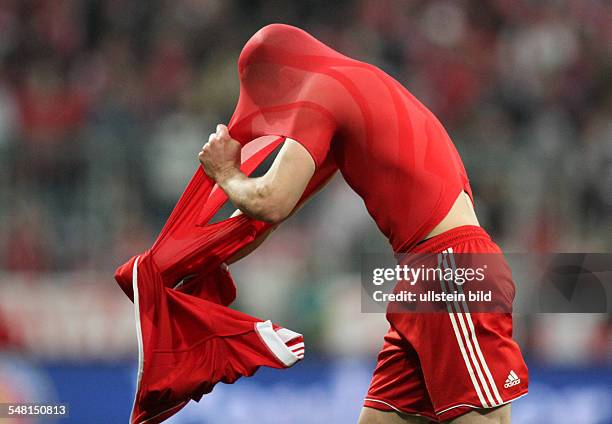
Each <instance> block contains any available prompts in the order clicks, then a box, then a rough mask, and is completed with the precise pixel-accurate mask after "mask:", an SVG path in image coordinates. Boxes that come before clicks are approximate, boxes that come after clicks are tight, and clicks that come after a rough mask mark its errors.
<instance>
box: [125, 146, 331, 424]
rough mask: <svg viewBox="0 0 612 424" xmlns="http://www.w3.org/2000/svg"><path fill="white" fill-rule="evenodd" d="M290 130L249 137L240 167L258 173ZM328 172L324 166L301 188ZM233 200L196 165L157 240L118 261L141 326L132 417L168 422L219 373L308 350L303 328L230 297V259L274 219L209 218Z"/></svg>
mask: <svg viewBox="0 0 612 424" xmlns="http://www.w3.org/2000/svg"><path fill="white" fill-rule="evenodd" d="M283 140H284V139H282V138H279V137H263V138H260V139H258V140H255V141H253V142H252V143H249V144H248V145H247V146H245V147H244V148H243V149H242V165H241V169H242V171H243V172H244V173H245V174H247V175H248V174H249V173H251V172H252V171H253V170H254V169H255V168H256V167H257V166H258V165H259V164H261V162H262V161H263V160H264V159H265V158H266V157H267V156H268V155H269V154H270V153H272V152H273V151H274V149H275V148H276V147H277V146H279V145H280V143H282V142H283ZM328 177H329V175H328V174H324V173H321V172H319V173H318V174H317V176H316V177H315V178H313V179H312V181H311V182H310V184H309V186H308V187H307V188H306V190H305V192H304V195H303V196H304V198H307V197H308V196H309V195H310V194H312V193H313V192H314V191H316V189H317V188H318V187H319V186H320V185H321V184H323V182H324V180H325V179H327V178H328ZM226 201H227V196H226V195H225V193H224V192H223V191H222V190H221V189H219V187H218V186H217V185H215V184H214V181H212V180H211V179H210V178H208V177H207V176H206V174H205V173H204V171H203V169H202V167H198V170H197V171H196V173H195V174H194V176H193V178H192V179H191V181H190V182H189V185H188V186H187V188H186V189H185V192H184V193H183V195H182V196H181V198H180V199H179V201H178V203H177V205H176V207H175V208H174V210H173V212H172V214H171V215H170V217H169V218H168V221H167V222H166V225H164V228H163V229H162V231H161V233H160V234H159V236H158V237H157V240H156V241H155V244H154V245H153V246H152V247H151V248H150V249H148V250H147V251H146V252H143V253H142V254H140V255H138V256H135V257H133V258H132V259H131V260H129V261H128V262H127V263H125V264H124V265H122V266H121V267H119V268H118V269H117V272H116V274H115V279H116V280H117V282H118V283H119V285H120V287H121V288H122V289H123V291H124V292H125V294H126V295H127V296H128V297H129V298H130V299H132V300H133V301H134V312H135V318H136V329H137V335H138V350H139V361H138V365H139V367H138V380H137V381H138V383H137V391H136V396H135V399H134V406H133V409H132V415H131V419H130V422H131V423H133V424H136V423H145V422H146V423H158V422H161V421H163V420H165V419H166V418H168V417H170V416H171V415H173V414H175V413H176V412H177V411H179V410H180V409H181V408H183V407H184V406H185V405H186V404H187V403H188V402H189V400H196V401H198V400H199V399H200V398H201V397H202V396H203V395H205V394H206V393H209V392H210V391H211V390H212V389H213V387H214V386H215V385H216V384H217V383H219V382H224V383H233V382H234V381H236V380H237V379H238V378H240V377H242V376H250V375H252V374H253V373H255V372H256V371H257V369H258V368H259V367H261V366H268V367H274V368H286V367H290V366H292V365H293V364H294V363H296V362H297V361H298V360H300V359H302V358H303V357H304V340H303V337H302V335H301V334H298V333H296V332H293V331H291V330H288V329H286V328H283V327H280V326H278V325H275V324H272V323H271V322H270V321H264V320H261V319H259V318H255V317H251V316H249V315H247V314H244V313H242V312H239V311H236V310H233V309H230V308H229V307H228V306H229V305H230V304H231V303H232V302H233V301H234V299H235V298H236V286H235V285H234V281H233V279H232V277H231V275H230V273H229V271H228V269H227V267H225V266H224V265H223V263H224V262H225V261H227V260H228V258H231V257H232V256H233V255H234V254H235V253H236V252H237V251H239V250H240V249H242V248H243V247H245V246H246V245H248V244H249V243H251V242H252V241H253V240H255V239H256V238H257V237H258V236H259V235H260V234H262V233H263V232H265V231H266V230H268V229H269V228H270V225H269V224H266V223H264V222H261V221H256V220H253V219H251V218H249V217H248V216H246V215H239V216H236V217H233V218H229V219H226V220H224V221H220V222H217V223H213V224H210V223H209V221H210V219H211V217H212V216H213V215H214V214H215V213H216V212H217V211H218V210H219V209H220V208H221V206H222V205H223V204H224V203H225V202H226Z"/></svg>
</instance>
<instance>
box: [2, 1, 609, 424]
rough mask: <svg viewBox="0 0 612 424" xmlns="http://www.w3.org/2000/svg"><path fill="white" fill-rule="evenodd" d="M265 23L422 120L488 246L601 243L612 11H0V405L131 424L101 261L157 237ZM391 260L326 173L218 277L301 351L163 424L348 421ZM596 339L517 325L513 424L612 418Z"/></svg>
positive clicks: (117, 316)
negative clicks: (332, 53) (449, 157)
mask: <svg viewBox="0 0 612 424" xmlns="http://www.w3.org/2000/svg"><path fill="white" fill-rule="evenodd" d="M272 22H285V23H291V24H295V25H298V26H300V27H302V28H304V29H306V30H309V31H311V32H312V33H313V34H314V35H315V36H317V37H319V38H320V39H322V40H323V41H325V42H327V43H328V44H330V45H332V46H334V47H335V48H336V49H338V50H340V51H341V52H344V53H346V54H348V55H351V56H354V57H356V58H359V59H363V60H366V61H369V62H372V63H374V64H376V65H379V66H380V67H382V68H383V69H385V70H386V71H388V72H389V73H390V74H392V75H393V76H395V77H396V78H397V79H399V80H400V81H401V82H402V83H404V84H405V85H406V86H407V87H408V88H409V89H410V90H411V91H412V92H413V93H414V94H415V95H416V96H417V97H419V98H420V99H421V100H422V101H423V102H424V103H425V104H426V105H427V106H428V107H430V108H431V109H432V110H433V111H434V112H435V113H436V114H437V115H438V116H439V117H440V119H441V120H442V122H443V123H444V124H445V126H446V127H447V128H448V130H449V132H450V133H451V135H452V136H453V138H454V140H455V142H456V144H457V147H458V149H459V151H460V152H461V154H462V156H463V158H464V161H465V164H466V167H467V169H468V172H469V173H470V176H471V180H472V185H473V188H474V190H475V193H476V205H477V209H478V214H479V218H480V220H481V223H482V224H483V226H484V227H485V228H486V229H487V230H488V231H490V232H491V233H492V234H493V235H494V237H495V238H496V239H497V240H498V241H499V243H500V244H501V246H502V247H503V248H504V249H505V250H507V251H513V252H572V251H576V252H606V251H607V252H610V251H611V249H612V214H611V212H612V79H611V78H610V75H611V71H612V3H610V2H606V1H604V0H601V1H596V0H583V1H581V0H571V1H570V0H565V1H563V0H557V1H552V0H546V1H535V0H533V1H527V0H512V1H510V0H491V1H476V0H472V1H468V0H457V1H450V0H431V1H414V0H413V1H396V0H378V1H365V0H364V1H357V0H356V1H346V0H345V1H335V2H327V1H323V0H306V1H266V0H258V1H246V0H245V1H227V0H224V1H222V0H130V1H121V0H80V1H79V0H57V1H51V0H0V402H9V401H10V402H14V401H57V402H67V403H69V404H70V407H71V418H70V421H71V422H77V423H85V422H87V423H110V422H125V420H127V417H128V414H129V410H130V407H131V402H132V394H133V390H134V375H135V368H134V367H135V362H134V361H135V358H136V342H135V333H134V324H133V315H132V309H131V303H130V302H129V301H128V299H127V298H125V296H124V295H123V294H122V292H121V291H120V290H119V289H118V287H117V286H116V285H115V283H114V282H113V279H112V275H113V271H114V269H115V267H116V266H117V265H118V264H120V263H122V262H123V261H125V260H126V259H127V258H128V257H129V256H131V255H132V254H134V253H136V252H139V251H142V250H143V249H145V248H147V247H148V246H150V244H151V243H152V241H153V240H154V238H155V236H156V234H157V232H158V231H159V229H160V228H161V226H162V225H163V222H164V220H165V217H167V215H168V214H169V212H170V210H171V208H172V206H173V204H174V202H175V201H176V200H177V198H178V196H179V194H180V193H181V191H182V189H183V187H184V186H185V184H186V182H187V180H188V177H189V176H190V175H191V174H192V173H193V171H194V169H195V167H196V166H197V165H198V164H197V157H196V154H197V152H198V150H199V148H200V146H201V145H202V143H203V142H204V141H205V140H206V137H207V135H208V133H209V132H211V131H212V130H213V129H214V125H215V124H216V123H218V122H227V120H228V119H229V117H230V116H231V113H232V110H233V106H234V104H235V101H236V99H237V93H238V82H237V75H236V59H237V56H238V53H239V51H240V48H241V46H242V44H243V43H244V42H245V41H246V40H247V39H248V38H249V37H250V35H251V34H252V33H254V32H255V31H256V30H257V29H258V28H259V27H261V26H263V25H265V24H266V23H272ZM387 249H388V248H387V247H386V245H385V242H384V240H382V238H381V236H380V235H379V234H378V233H377V230H376V228H375V226H374V224H373V222H372V221H371V219H370V218H369V217H368V216H367V215H366V211H365V208H364V207H363V205H362V202H361V201H360V200H359V199H358V198H357V197H356V196H355V195H354V194H353V193H352V192H350V191H349V190H348V189H347V188H346V186H345V185H344V184H343V182H342V178H341V177H336V178H335V180H334V181H333V182H332V183H331V184H330V186H328V187H327V189H326V190H325V191H324V192H322V193H320V194H319V195H317V197H316V198H315V199H314V200H313V201H312V202H311V203H310V204H309V205H308V206H307V207H305V208H304V209H303V210H302V211H301V212H300V213H299V214H297V215H296V216H294V217H292V218H291V219H290V220H289V222H287V223H286V224H285V225H283V226H282V227H281V228H280V229H279V230H277V231H276V232H275V233H274V234H273V236H272V237H271V239H270V240H269V241H267V242H266V243H265V244H264V245H263V247H262V248H261V249H260V251H258V252H256V253H255V254H254V255H253V256H252V257H251V258H248V259H246V260H244V261H243V262H242V263H240V264H236V265H235V266H234V267H233V272H234V276H235V279H236V280H237V282H238V285H239V296H238V302H237V304H236V306H237V307H238V308H239V309H241V310H244V311H246V312H249V313H251V314H253V315H256V316H262V317H265V318H271V319H273V320H274V321H276V322H279V323H283V324H284V325H287V326H288V327H289V328H292V329H295V330H298V331H301V332H303V333H304V334H305V336H306V340H307V347H308V349H307V356H306V358H307V359H306V361H304V362H303V363H301V364H299V365H298V366H296V367H295V368H293V369H291V370H289V371H283V372H280V371H271V370H262V371H261V372H260V373H259V374H258V375H257V376H256V377H255V378H253V379H245V380H242V381H239V382H238V383H237V384H236V385H234V386H222V385H221V386H219V387H217V388H216V389H215V391H214V392H213V394H212V395H210V396H208V397H207V398H205V399H204V400H203V401H202V402H201V403H200V404H192V405H190V406H189V407H188V408H187V409H186V410H185V411H184V412H182V413H181V414H179V415H178V416H177V417H176V418H175V419H174V420H173V422H175V423H202V422H205V423H222V422H232V423H286V422H292V423H293V424H298V423H309V424H310V423H323V422H335V423H350V422H355V418H356V416H357V415H358V413H359V409H360V402H361V399H362V397H363V395H364V393H365V391H366V389H367V385H368V383H369V378H370V375H371V371H372V369H373V365H374V357H375V356H374V355H375V353H376V351H377V350H378V349H379V347H380V345H381V342H382V335H383V334H384V331H385V329H386V325H385V321H384V316H383V315H381V314H361V313H360V286H359V282H360V276H359V270H360V265H359V261H360V255H361V253H362V252H375V251H385V250H387ZM611 335H612V320H611V319H610V318H609V316H604V315H579V314H573V315H521V316H517V321H516V337H517V339H518V340H519V342H520V344H521V345H522V347H523V348H524V352H525V354H526V357H527V359H528V363H529V366H530V370H531V380H532V383H531V394H530V396H528V397H526V398H524V399H522V400H520V401H518V402H517V403H516V406H515V408H514V410H513V415H514V418H515V422H518V423H553V422H554V423H587V424H591V423H612V337H611ZM23 422H26V421H23ZM28 422H30V421H28Z"/></svg>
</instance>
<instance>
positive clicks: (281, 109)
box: [229, 65, 337, 168]
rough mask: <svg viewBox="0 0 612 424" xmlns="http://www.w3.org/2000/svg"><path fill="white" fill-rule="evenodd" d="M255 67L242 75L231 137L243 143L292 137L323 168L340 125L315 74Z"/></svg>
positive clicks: (230, 128)
mask: <svg viewBox="0 0 612 424" xmlns="http://www.w3.org/2000/svg"><path fill="white" fill-rule="evenodd" d="M262 67H264V65H261V66H259V68H262ZM253 68H257V66H252V67H251V69H248V70H247V71H244V72H242V75H241V79H240V98H239V100H238V104H237V106H236V109H235V111H234V114H233V116H232V119H231V121H230V124H229V131H230V134H231V136H232V137H233V138H235V139H236V140H238V141H240V142H241V143H243V144H245V143H248V142H249V141H251V140H253V139H255V138H257V137H261V136H264V135H275V136H282V137H286V138H291V139H293V140H295V141H297V142H298V143H300V144H301V145H302V146H304V148H306V150H307V151H308V152H309V153H310V155H311V156H312V158H313V160H314V162H315V165H316V166H317V168H318V167H320V166H321V164H322V163H323V162H324V160H325V158H326V157H327V155H328V153H329V150H330V146H331V143H332V140H333V137H334V134H335V132H336V127H337V125H336V121H335V119H334V116H333V114H332V112H331V111H330V107H329V105H327V104H326V102H325V97H322V96H321V90H319V92H317V88H318V87H317V85H318V84H317V83H316V81H317V78H316V76H314V78H313V76H311V75H307V74H305V73H304V72H300V71H296V70H292V69H291V70H290V69H285V70H284V72H283V71H281V72H279V71H278V70H277V69H253Z"/></svg>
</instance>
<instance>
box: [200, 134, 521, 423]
mask: <svg viewBox="0 0 612 424" xmlns="http://www.w3.org/2000/svg"><path fill="white" fill-rule="evenodd" d="M241 147H242V146H241V144H240V143H239V142H238V141H236V140H234V139H232V138H231V136H230V135H229V131H228V129H227V127H226V126H225V125H222V124H220V125H217V130H216V132H215V133H213V134H211V135H210V137H209V138H208V143H206V144H205V145H204V146H203V147H202V150H201V151H200V153H199V155H198V157H199V160H200V163H201V164H202V166H203V167H204V171H205V172H206V174H207V175H208V176H209V177H211V178H212V179H214V180H215V182H216V183H217V184H218V185H219V186H220V187H221V189H222V190H223V191H224V192H225V193H226V194H227V196H228V198H229V199H230V201H231V202H232V203H233V204H234V205H235V206H236V207H237V208H238V210H239V211H237V212H236V213H240V212H242V213H245V214H247V215H248V216H250V217H252V218H255V219H259V220H261V221H265V222H269V223H272V224H275V226H276V225H278V224H280V223H281V222H282V221H283V220H285V219H286V218H287V217H288V216H290V215H291V213H292V212H293V211H294V209H295V207H296V205H297V203H298V201H299V200H300V198H301V196H302V193H303V192H304V189H305V188H306V186H307V185H308V182H309V181H310V179H311V178H312V176H313V174H314V172H315V162H314V160H313V159H312V156H310V154H309V153H308V151H307V150H306V149H305V148H304V147H303V146H302V145H301V144H300V143H298V142H297V141H295V140H292V139H286V141H285V142H284V144H283V146H282V148H281V149H280V151H279V153H278V155H277V156H276V158H275V159H274V162H273V163H272V166H271V167H270V169H269V170H268V171H267V172H266V173H265V174H264V175H262V176H261V177H256V178H249V177H247V176H246V175H245V174H244V173H242V172H241V171H240V149H241ZM462 225H477V226H478V225H479V224H478V219H477V218H476V213H475V212H474V208H473V205H472V202H471V200H470V198H469V197H468V195H467V194H466V193H461V194H460V195H459V196H458V197H457V199H456V200H455V203H454V204H453V207H452V208H451V210H450V211H449V213H448V214H447V215H446V217H444V219H442V221H440V223H438V225H436V227H435V228H434V229H433V230H432V231H431V232H430V233H429V234H428V235H427V237H426V238H430V237H433V236H435V235H438V234H441V233H443V232H446V231H448V230H451V229H453V228H456V227H460V226H462ZM272 228H275V227H272ZM271 231H272V230H270V231H268V232H267V233H265V234H263V235H262V236H260V237H259V238H258V239H257V240H256V241H254V242H253V243H251V244H250V245H248V246H246V247H245V248H244V249H243V250H242V251H240V252H238V253H237V254H236V255H235V256H234V257H233V258H231V260H230V261H229V263H233V262H235V261H237V260H238V259H240V258H242V257H244V256H246V255H248V254H249V253H250V252H252V251H253V250H255V249H256V248H257V247H258V246H259V245H260V244H261V243H262V242H263V240H264V239H265V238H266V237H267V236H268V235H269V233H270V232H271ZM427 422H429V421H428V420H426V419H424V418H421V417H418V416H414V415H403V414H401V415H400V414H398V413H395V412H385V411H380V410H378V409H374V408H367V407H364V408H363V409H362V411H361V415H360V417H359V424H400V423H401V424H412V423H414V424H420V423H427ZM449 422H450V423H452V424H508V423H510V405H509V404H508V405H504V406H501V407H498V408H495V409H478V410H474V411H471V412H469V413H467V414H464V415H462V416H461V417H458V418H456V419H454V420H452V421H449Z"/></svg>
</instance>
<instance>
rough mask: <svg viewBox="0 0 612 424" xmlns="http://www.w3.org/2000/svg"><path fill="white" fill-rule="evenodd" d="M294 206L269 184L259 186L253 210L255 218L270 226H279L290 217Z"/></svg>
mask: <svg viewBox="0 0 612 424" xmlns="http://www.w3.org/2000/svg"><path fill="white" fill-rule="evenodd" d="M293 206H294V205H292V204H290V203H289V202H288V199H287V197H286V196H283V195H282V194H281V193H279V191H278V190H274V188H273V187H270V186H269V185H267V184H259V185H258V187H257V190H256V195H255V199H253V202H252V208H251V209H252V215H253V217H254V218H257V219H259V220H260V221H264V222H267V223H270V224H279V223H280V222H282V221H284V220H285V219H286V218H287V217H288V216H289V214H290V213H291V210H292V209H293Z"/></svg>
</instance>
